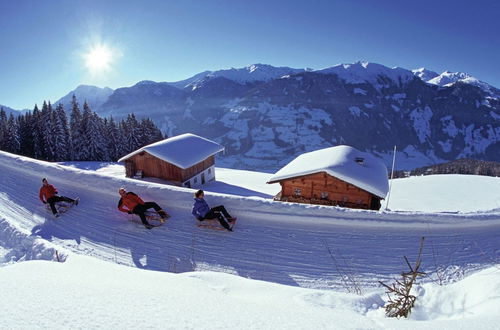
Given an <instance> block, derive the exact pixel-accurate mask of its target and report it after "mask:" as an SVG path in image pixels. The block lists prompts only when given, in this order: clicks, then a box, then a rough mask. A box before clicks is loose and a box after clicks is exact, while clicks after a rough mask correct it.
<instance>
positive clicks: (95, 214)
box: [0, 152, 500, 290]
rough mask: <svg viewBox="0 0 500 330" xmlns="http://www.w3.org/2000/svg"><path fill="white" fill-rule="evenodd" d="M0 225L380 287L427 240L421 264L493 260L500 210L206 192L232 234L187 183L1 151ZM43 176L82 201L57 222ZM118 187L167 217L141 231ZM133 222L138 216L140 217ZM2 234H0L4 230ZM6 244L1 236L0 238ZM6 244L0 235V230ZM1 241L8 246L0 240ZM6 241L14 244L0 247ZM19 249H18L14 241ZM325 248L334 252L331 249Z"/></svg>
mask: <svg viewBox="0 0 500 330" xmlns="http://www.w3.org/2000/svg"><path fill="white" fill-rule="evenodd" d="M0 173H2V175H1V178H0V221H1V223H0V225H1V226H0V228H2V232H3V233H5V232H6V230H5V228H7V227H9V228H10V230H12V228H15V229H16V230H19V231H20V232H25V233H28V234H30V235H31V239H34V238H41V239H44V240H47V241H50V242H51V243H50V245H51V246H56V247H60V248H62V250H63V251H64V250H69V251H72V252H76V253H80V254H85V255H89V256H94V257H97V258H99V259H103V260H107V261H110V262H114V263H119V264H125V265H129V266H132V267H138V268H145V269H150V270H157V271H168V272H184V271H191V270H214V271H222V272H227V273H233V274H237V275H240V276H243V277H249V278H253V279H261V280H265V281H271V282H278V283H283V284H289V285H298V286H304V287H313V288H331V287H345V288H347V289H351V290H352V289H353V288H354V287H355V286H357V285H360V286H370V285H377V283H376V281H375V280H376V279H382V280H387V279H389V278H392V277H393V276H394V275H396V274H398V273H400V272H401V271H402V270H404V267H405V265H404V261H403V255H406V256H408V257H409V258H410V260H413V259H414V258H415V255H416V253H417V251H418V244H419V240H420V237H421V236H425V237H426V244H425V248H424V257H423V267H424V270H426V271H428V272H433V271H434V270H435V269H436V268H442V269H444V268H447V269H448V273H446V272H445V273H443V274H445V275H444V276H453V275H456V273H454V270H455V269H456V268H454V267H450V266H460V268H461V269H462V270H463V269H464V268H465V269H467V268H471V267H472V268H477V267H483V266H486V265H491V264H492V263H494V262H495V261H497V262H498V258H499V257H500V235H498V233H499V232H500V212H498V211H496V212H495V211H492V212H489V213H467V214H432V213H429V214H424V213H415V212H407V213H402V212H373V211H356V210H347V209H336V208H330V207H320V206H311V205H299V204H285V203H280V202H272V201H270V200H264V199H261V198H244V197H237V196H230V195H221V194H207V196H206V200H207V201H208V203H209V204H210V205H212V206H215V205H218V204H224V205H225V206H226V207H227V209H228V210H229V211H230V212H231V213H232V214H233V215H234V216H237V217H238V223H237V226H236V228H235V231H234V232H233V233H229V232H225V231H214V230H209V229H202V228H198V227H196V226H195V220H194V218H193V217H192V216H191V205H192V194H193V190H191V189H184V188H177V187H172V186H165V185H159V184H154V183H147V182H140V181H136V180H129V179H126V178H123V179H118V178H113V177H109V176H105V175H100V174H97V173H95V172H91V171H84V170H77V169H74V168H68V167H64V166H60V165H55V164H50V163H45V162H39V161H34V160H31V159H28V158H23V157H18V156H13V155H10V154H7V153H3V152H0ZM43 177H46V178H47V179H48V180H49V183H51V184H54V185H55V186H56V187H57V188H58V190H59V192H60V194H61V195H66V196H70V197H71V196H77V195H78V196H79V197H80V205H78V206H77V207H74V208H73V209H71V210H70V211H69V212H68V213H67V214H65V215H63V216H62V217H61V218H59V219H57V220H55V219H54V218H53V217H52V215H51V214H50V213H49V212H48V211H47V210H46V209H45V206H44V205H42V204H41V203H40V201H39V199H38V191H39V188H40V186H41V179H42V178H43ZM121 186H124V187H126V188H127V190H129V191H134V192H135V193H137V194H139V195H140V196H141V197H142V198H143V199H144V200H145V201H149V200H154V201H156V202H158V204H160V206H162V207H164V208H165V209H166V210H167V211H168V212H169V213H170V214H171V215H172V217H171V218H170V219H169V220H168V221H167V223H166V224H165V225H163V226H161V227H158V228H153V229H152V230H147V229H145V228H144V227H143V226H142V225H140V223H139V222H138V223H134V222H131V221H129V220H130V219H132V218H133V216H132V215H126V214H123V213H121V212H119V211H118V210H117V202H118V199H119V195H118V188H119V187H121ZM137 221H138V219H137ZM0 235H2V234H1V233H0ZM4 241H5V238H4ZM0 245H2V236H0ZM4 245H5V244H4ZM4 248H12V246H4ZM17 248H18V249H19V247H17ZM329 251H330V252H329Z"/></svg>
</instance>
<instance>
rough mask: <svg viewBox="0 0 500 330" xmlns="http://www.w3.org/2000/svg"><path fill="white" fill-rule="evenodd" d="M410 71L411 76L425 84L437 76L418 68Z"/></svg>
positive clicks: (434, 73) (432, 72) (435, 73)
mask: <svg viewBox="0 0 500 330" xmlns="http://www.w3.org/2000/svg"><path fill="white" fill-rule="evenodd" d="M411 71H412V72H413V74H414V75H415V76H417V77H419V78H420V79H422V80H423V81H426V82H428V81H429V80H431V79H433V78H436V77H437V76H439V74H438V73H437V72H434V71H431V70H427V69H426V68H419V69H415V70H411Z"/></svg>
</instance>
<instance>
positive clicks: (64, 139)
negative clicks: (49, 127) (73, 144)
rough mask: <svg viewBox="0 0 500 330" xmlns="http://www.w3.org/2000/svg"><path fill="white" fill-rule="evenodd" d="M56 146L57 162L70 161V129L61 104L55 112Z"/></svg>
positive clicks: (54, 137)
mask: <svg viewBox="0 0 500 330" xmlns="http://www.w3.org/2000/svg"><path fill="white" fill-rule="evenodd" d="M54 119H55V123H54V131H53V132H54V136H53V139H54V145H55V149H56V157H55V160H57V161H63V160H69V151H70V148H69V146H70V141H69V128H68V120H67V118H66V113H65V112H64V109H63V105H62V104H61V103H59V104H58V105H57V108H56V110H55V112H54Z"/></svg>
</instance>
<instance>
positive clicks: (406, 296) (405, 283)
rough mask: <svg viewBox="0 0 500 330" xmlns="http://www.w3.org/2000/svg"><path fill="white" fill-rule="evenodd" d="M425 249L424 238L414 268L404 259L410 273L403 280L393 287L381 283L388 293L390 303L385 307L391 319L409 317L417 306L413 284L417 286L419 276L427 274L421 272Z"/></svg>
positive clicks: (402, 275) (403, 276) (406, 273)
mask: <svg viewBox="0 0 500 330" xmlns="http://www.w3.org/2000/svg"><path fill="white" fill-rule="evenodd" d="M423 247H424V237H422V238H421V240H420V249H419V252H418V256H417V260H416V261H415V266H414V267H412V266H411V265H410V262H409V261H408V258H406V256H405V257H404V259H405V261H406V264H407V265H408V268H410V271H409V272H402V273H401V279H400V280H396V282H394V283H393V284H392V285H391V286H389V285H387V284H385V283H383V282H382V281H379V283H380V284H381V285H383V286H384V287H385V288H386V289H387V291H386V293H387V296H388V297H389V301H388V302H387V304H386V305H385V315H387V316H389V317H401V316H402V317H405V318H406V317H408V315H410V313H411V309H412V308H413V306H414V305H415V300H417V297H416V296H414V295H412V294H411V289H412V287H413V284H415V282H416V280H417V277H418V276H423V275H425V273H423V272H420V271H419V269H420V265H421V263H422V259H421V257H422V249H423ZM391 295H392V296H391Z"/></svg>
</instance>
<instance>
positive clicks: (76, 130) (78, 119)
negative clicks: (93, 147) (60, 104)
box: [69, 94, 83, 160]
mask: <svg viewBox="0 0 500 330" xmlns="http://www.w3.org/2000/svg"><path fill="white" fill-rule="evenodd" d="M81 124H82V114H81V112H80V107H79V105H78V102H77V100H76V96H75V95H74V94H73V98H72V99H71V118H70V124H69V131H70V158H71V159H72V160H81V157H80V150H81V148H82V145H83V141H82V128H81Z"/></svg>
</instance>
